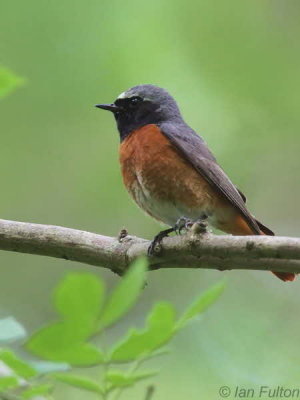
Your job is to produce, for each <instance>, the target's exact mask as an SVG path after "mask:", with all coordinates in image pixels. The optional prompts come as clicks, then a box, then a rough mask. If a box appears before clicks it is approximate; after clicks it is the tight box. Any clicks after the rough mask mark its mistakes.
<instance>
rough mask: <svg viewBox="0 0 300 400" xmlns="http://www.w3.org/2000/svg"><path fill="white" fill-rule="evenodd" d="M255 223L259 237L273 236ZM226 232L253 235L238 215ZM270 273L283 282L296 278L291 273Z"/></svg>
mask: <svg viewBox="0 0 300 400" xmlns="http://www.w3.org/2000/svg"><path fill="white" fill-rule="evenodd" d="M256 222H257V225H258V226H259V229H260V234H261V235H268V236H274V232H272V231H271V230H270V229H269V228H267V227H266V226H264V225H263V224H262V223H261V222H259V221H257V220H256ZM228 232H229V233H232V234H233V235H253V231H252V230H251V228H250V227H249V226H248V224H247V222H246V221H245V220H244V219H243V217H242V216H241V215H238V217H237V218H236V220H235V223H234V226H231V229H230V231H228ZM272 272H273V274H274V275H276V276H277V278H279V279H281V280H282V281H284V282H288V281H293V280H294V279H295V277H296V275H295V274H294V273H293V272H278V271H272Z"/></svg>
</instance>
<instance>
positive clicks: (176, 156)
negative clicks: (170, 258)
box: [95, 84, 295, 281]
mask: <svg viewBox="0 0 300 400" xmlns="http://www.w3.org/2000/svg"><path fill="white" fill-rule="evenodd" d="M95 106H96V107H97V108H100V109H103V110H107V111H110V112H112V113H113V115H114V118H115V120H116V123H117V128H118V131H119V135H120V148H119V160H120V164H121V171H122V177H123V182H124V185H125V187H126V189H127V191H128V192H129V194H130V195H131V197H132V198H133V199H134V201H135V202H136V203H137V205H138V206H139V207H140V208H141V209H142V210H144V211H145V212H146V213H147V214H148V215H150V216H151V217H153V218H154V219H156V220H158V221H159V222H162V223H163V224H165V225H168V226H169V227H170V228H168V229H166V230H163V231H161V232H159V233H158V234H157V235H156V236H155V237H154V239H153V241H152V243H151V245H150V247H149V254H151V252H152V251H153V249H154V246H155V245H156V244H157V243H160V242H161V241H162V240H163V238H164V237H165V236H168V235H169V234H170V233H171V232H174V231H175V232H178V231H181V230H182V228H183V227H187V226H188V225H189V224H190V223H192V222H194V221H206V222H208V223H209V224H210V225H211V226H213V227H215V228H217V229H219V230H221V231H223V232H225V233H229V234H232V235H270V236H273V235H274V233H273V232H272V231H271V230H270V229H269V228H267V227H266V226H264V225H263V224H262V223H261V222H259V221H258V220H257V219H256V218H255V217H254V216H253V215H252V214H251V213H250V212H249V211H248V209H247V207H246V197H245V195H244V194H243V193H242V192H241V191H240V190H239V189H238V188H237V187H236V186H235V185H234V184H233V183H232V182H231V180H230V179H229V177H228V176H227V175H226V173H225V172H224V170H223V169H222V168H221V167H220V165H219V164H218V163H217V160H216V158H215V157H214V155H213V154H212V152H211V151H210V150H209V148H208V146H207V144H206V143H205V141H204V139H203V138H202V137H201V136H200V135H198V134H197V133H196V132H195V131H194V130H193V129H192V128H191V127H190V126H189V125H188V124H187V123H186V122H185V121H184V119H183V117H182V115H181V112H180V109H179V107H178V105H177V103H176V101H175V99H174V98H173V97H172V96H171V95H170V94H169V93H168V91H167V90H165V89H163V88H160V87H158V86H155V85H151V84H143V85H137V86H134V87H132V88H130V89H128V90H126V91H125V92H123V93H121V94H120V95H119V96H118V97H117V99H116V100H115V101H114V102H113V103H109V104H96V105H95ZM273 273H274V274H275V275H276V276H277V277H278V278H279V279H281V280H282V281H293V280H294V278H295V274H294V273H290V272H276V271H275V272H273Z"/></svg>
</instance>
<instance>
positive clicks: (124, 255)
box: [0, 220, 300, 274]
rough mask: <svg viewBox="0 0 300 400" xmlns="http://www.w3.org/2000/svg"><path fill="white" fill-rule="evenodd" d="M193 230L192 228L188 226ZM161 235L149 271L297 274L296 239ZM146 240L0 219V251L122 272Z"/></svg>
mask: <svg viewBox="0 0 300 400" xmlns="http://www.w3.org/2000/svg"><path fill="white" fill-rule="evenodd" d="M193 228H194V227H193ZM193 228H192V229H191V231H190V232H188V233H187V234H186V235H181V236H175V237H170V238H166V239H164V241H163V244H162V246H161V248H158V253H159V254H157V256H155V257H150V258H149V262H150V269H152V270H154V269H158V268H209V269H219V270H227V269H252V270H276V271H282V272H296V273H299V272H300V239H298V238H291V237H279V236H277V237H271V236H228V235H223V236H221V235H212V234H208V233H197V229H196V228H195V229H193ZM149 244H150V242H149V241H148V240H145V239H140V238H137V237H134V236H128V235H127V236H125V237H122V235H121V237H119V238H117V237H116V238H113V237H108V236H102V235H98V234H96V233H91V232H85V231H80V230H75V229H70V228H64V227H60V226H52V225H39V224H32V223H24V222H15V221H7V220H0V249H1V250H7V251H15V252H19V253H29V254H38V255H43V256H49V257H56V258H63V259H66V260H72V261H77V262H81V263H84V264H90V265H95V266H101V267H104V268H108V269H110V270H112V271H114V272H117V273H119V274H122V273H123V272H124V271H125V270H126V269H127V267H128V266H129V264H130V263H131V262H132V261H133V260H134V259H136V258H137V257H139V256H142V255H146V254H147V249H148V247H149Z"/></svg>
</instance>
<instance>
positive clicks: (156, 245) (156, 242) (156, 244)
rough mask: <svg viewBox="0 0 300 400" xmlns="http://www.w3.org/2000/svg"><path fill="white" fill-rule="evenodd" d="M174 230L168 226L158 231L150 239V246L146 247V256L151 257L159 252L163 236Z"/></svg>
mask: <svg viewBox="0 0 300 400" xmlns="http://www.w3.org/2000/svg"><path fill="white" fill-rule="evenodd" d="M171 232H174V228H169V229H166V230H164V231H161V232H159V233H158V234H157V235H156V236H154V239H153V240H152V242H151V244H150V246H149V247H148V256H149V257H153V256H155V255H157V254H159V253H160V252H161V242H162V240H163V238H165V237H167V236H168V235H169V233H171Z"/></svg>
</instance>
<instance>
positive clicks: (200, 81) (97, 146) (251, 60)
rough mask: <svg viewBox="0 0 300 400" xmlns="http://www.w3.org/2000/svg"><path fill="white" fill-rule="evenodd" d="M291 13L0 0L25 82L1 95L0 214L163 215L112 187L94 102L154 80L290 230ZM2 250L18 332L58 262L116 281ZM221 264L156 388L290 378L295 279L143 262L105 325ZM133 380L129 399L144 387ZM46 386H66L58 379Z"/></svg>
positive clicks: (295, 31) (297, 57)
mask: <svg viewBox="0 0 300 400" xmlns="http://www.w3.org/2000/svg"><path fill="white" fill-rule="evenodd" d="M299 22H300V2H299V1H298V0H285V1H282V0H252V1H240V0H227V1H211V0H199V1H180V0H153V1H151V2H146V1H138V0H130V1H127V2H125V1H120V0H110V1H99V0H98V1H96V0H89V1H88V2H84V1H79V0H73V1H70V0H60V1H58V0H51V1H49V0H48V1H47V0H39V1H37V0H27V1H26V2H24V1H20V0H19V1H16V0H10V1H7V0H6V1H5V0H3V1H2V2H1V4H0V37H1V40H0V54H1V62H2V63H3V65H5V66H7V67H9V68H11V69H12V70H13V71H14V72H15V73H17V74H18V75H21V76H23V77H25V78H26V80H27V83H26V85H25V86H23V87H22V88H20V89H18V90H17V91H16V92H15V93H14V94H11V95H10V96H9V97H6V98H5V99H3V100H2V101H1V103H0V106H1V107H0V116H1V117H0V118H1V120H0V121H1V125H0V126H1V131H2V134H1V148H0V152H1V156H0V176H1V187H2V189H1V197H0V210H1V218H5V219H14V220H20V221H31V222H38V223H45V224H58V225H64V226H70V227H74V228H79V229H85V230H89V231H94V232H99V233H102V234H106V235H116V234H117V233H118V231H119V230H120V229H121V228H122V227H124V226H125V227H126V228H127V229H128V230H129V232H130V233H133V234H136V235H139V236H142V237H147V238H151V237H152V236H153V235H154V234H155V233H156V232H157V231H158V230H159V229H161V228H160V226H159V225H158V224H157V223H156V222H154V221H152V220H150V219H149V218H148V217H146V216H145V215H143V213H142V212H141V211H140V210H139V209H138V208H137V207H136V206H135V205H134V204H133V202H132V201H131V200H130V198H129V196H128V195H127V193H126V191H125V189H124V188H123V185H122V182H121V176H120V171H119V165H118V142H119V139H118V134H117V131H116V127H115V123H114V121H113V119H112V116H111V115H109V114H108V113H105V112H101V111H99V110H97V109H95V108H94V107H93V105H94V104H95V103H101V102H111V101H113V100H114V99H115V98H116V96H117V95H118V94H120V93H121V92H123V91H124V90H126V89H127V88H129V87H131V86H134V85H136V84H140V83H152V84H156V85H159V86H162V87H164V88H166V89H168V90H169V91H170V92H171V94H172V95H174V97H175V98H176V99H177V101H178V103H179V105H180V107H181V109H182V112H183V115H184V117H185V119H186V121H187V122H188V123H189V124H190V125H191V126H192V127H193V128H194V129H195V130H196V131H197V132H199V134H201V135H203V136H204V137H205V140H206V141H207V142H208V144H209V146H210V147H211V149H212V150H213V152H214V153H215V155H216V156H217V159H218V160H219V162H220V164H221V165H222V166H223V167H224V169H225V170H226V171H227V173H228V174H229V175H230V177H231V179H232V180H233V181H234V182H235V183H236V184H237V185H238V186H239V187H240V189H241V190H242V191H244V192H245V193H246V194H247V196H248V204H249V207H250V209H251V210H252V211H253V213H254V214H255V215H256V216H257V217H259V218H260V219H261V220H262V221H263V222H264V223H265V224H266V225H268V226H270V227H271V228H272V229H274V230H275V232H277V233H278V234H280V235H289V236H300V226H299V198H300V185H299V169H300V158H299V146H300V136H299V126H300V112H299V105H300V90H299V87H300V86H299V84H300V74H299V71H300V40H299V39H300V37H299V35H300V23H299ZM0 262H1V265H0V268H1V280H0V313H1V315H0V316H6V315H10V314H13V315H14V316H16V317H17V318H18V319H19V320H20V321H21V322H22V323H23V324H24V325H25V326H26V327H27V329H28V330H30V331H31V330H34V329H35V328H37V327H38V326H40V325H41V323H43V322H45V321H47V320H49V318H52V317H53V311H52V308H51V305H50V301H49V296H50V293H51V291H52V289H53V287H54V286H55V285H56V284H57V282H58V281H59V280H60V279H61V278H62V277H63V276H64V275H65V274H66V272H67V271H71V270H85V271H87V270H89V271H92V272H94V273H95V274H99V275H101V276H104V278H105V279H106V280H107V282H109V284H110V285H113V284H114V283H115V282H116V281H117V279H118V278H117V277H115V276H113V274H112V273H109V272H107V271H105V270H102V269H101V268H93V267H87V266H83V265H80V264H75V263H70V262H67V261H60V260H55V259H49V258H43V257H38V256H30V255H22V254H13V253H8V252H2V253H1V258H0ZM223 277H226V278H227V280H228V287H227V289H226V291H225V294H224V295H223V297H222V299H221V300H220V301H219V302H218V303H217V304H216V305H214V307H213V308H212V309H210V310H209V311H208V312H207V313H206V314H205V316H203V318H202V320H201V321H199V322H197V323H195V324H193V325H191V326H189V327H188V328H186V329H185V331H184V332H182V333H180V335H179V336H178V337H177V338H176V339H175V340H174V341H173V351H172V353H171V354H170V355H169V356H165V357H164V358H162V359H161V360H159V361H156V362H154V365H155V366H157V365H158V366H161V368H162V372H161V374H160V376H159V378H158V379H155V386H156V393H155V396H154V399H155V400H163V399H167V398H170V399H171V398H172V399H173V400H177V399H178V400H179V399H184V398H188V399H190V400H198V399H200V398H214V399H218V398H219V396H218V388H219V387H220V386H221V385H225V384H226V385H228V386H230V387H233V386H235V385H239V386H244V387H254V388H257V387H258V386H259V385H261V384H262V385H271V386H277V385H286V386H290V387H299V375H300V367H299V361H300V347H299V345H298V337H299V333H300V319H299V300H300V294H299V280H298V281H296V282H295V283H293V284H284V283H282V282H281V281H279V280H277V279H275V277H273V276H272V275H271V274H269V273H264V272H254V271H249V272H245V271H241V272H239V271H232V272H225V273H221V272H217V271H204V270H203V271H197V270H172V271H167V270H166V271H157V272H152V273H151V274H150V276H149V285H148V287H147V288H146V289H145V290H144V292H143V294H142V297H141V301H140V303H139V304H138V305H137V306H136V307H135V309H134V311H133V312H132V313H131V314H130V316H129V319H128V320H127V321H125V322H124V326H122V325H121V326H118V329H117V330H116V329H114V330H113V331H112V335H113V336H117V335H118V333H119V332H121V330H122V333H123V329H125V328H126V327H127V326H129V325H133V324H141V323H142V321H143V316H144V313H145V311H146V310H148V309H150V307H151V305H152V304H153V302H155V301H156V300H161V299H165V300H169V301H172V302H173V303H174V304H175V305H176V306H177V308H178V310H181V309H183V308H184V306H185V305H186V304H188V303H189V302H190V301H191V300H192V299H193V297H195V295H197V294H198V293H199V292H200V291H202V290H203V289H205V288H206V287H208V286H209V285H210V284H211V283H213V282H215V281H217V280H219V279H221V278H223ZM78 296H80V293H78ZM118 330H119V332H118ZM297 385H298V386H297ZM145 386H146V383H145V384H140V385H138V387H137V389H135V390H134V391H133V392H131V394H130V398H131V399H133V400H135V399H143V398H144V393H145ZM128 395H129V392H128ZM56 396H57V398H58V399H63V398H65V396H66V393H65V392H64V390H63V388H61V389H60V390H58V391H57V394H56ZM68 396H70V397H69V398H72V399H80V398H81V396H82V394H81V393H80V392H77V391H75V390H74V392H73V391H72V392H69V391H68ZM86 398H88V396H86ZM90 398H91V399H92V398H93V396H92V395H91V396H90ZM124 398H126V396H124Z"/></svg>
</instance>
